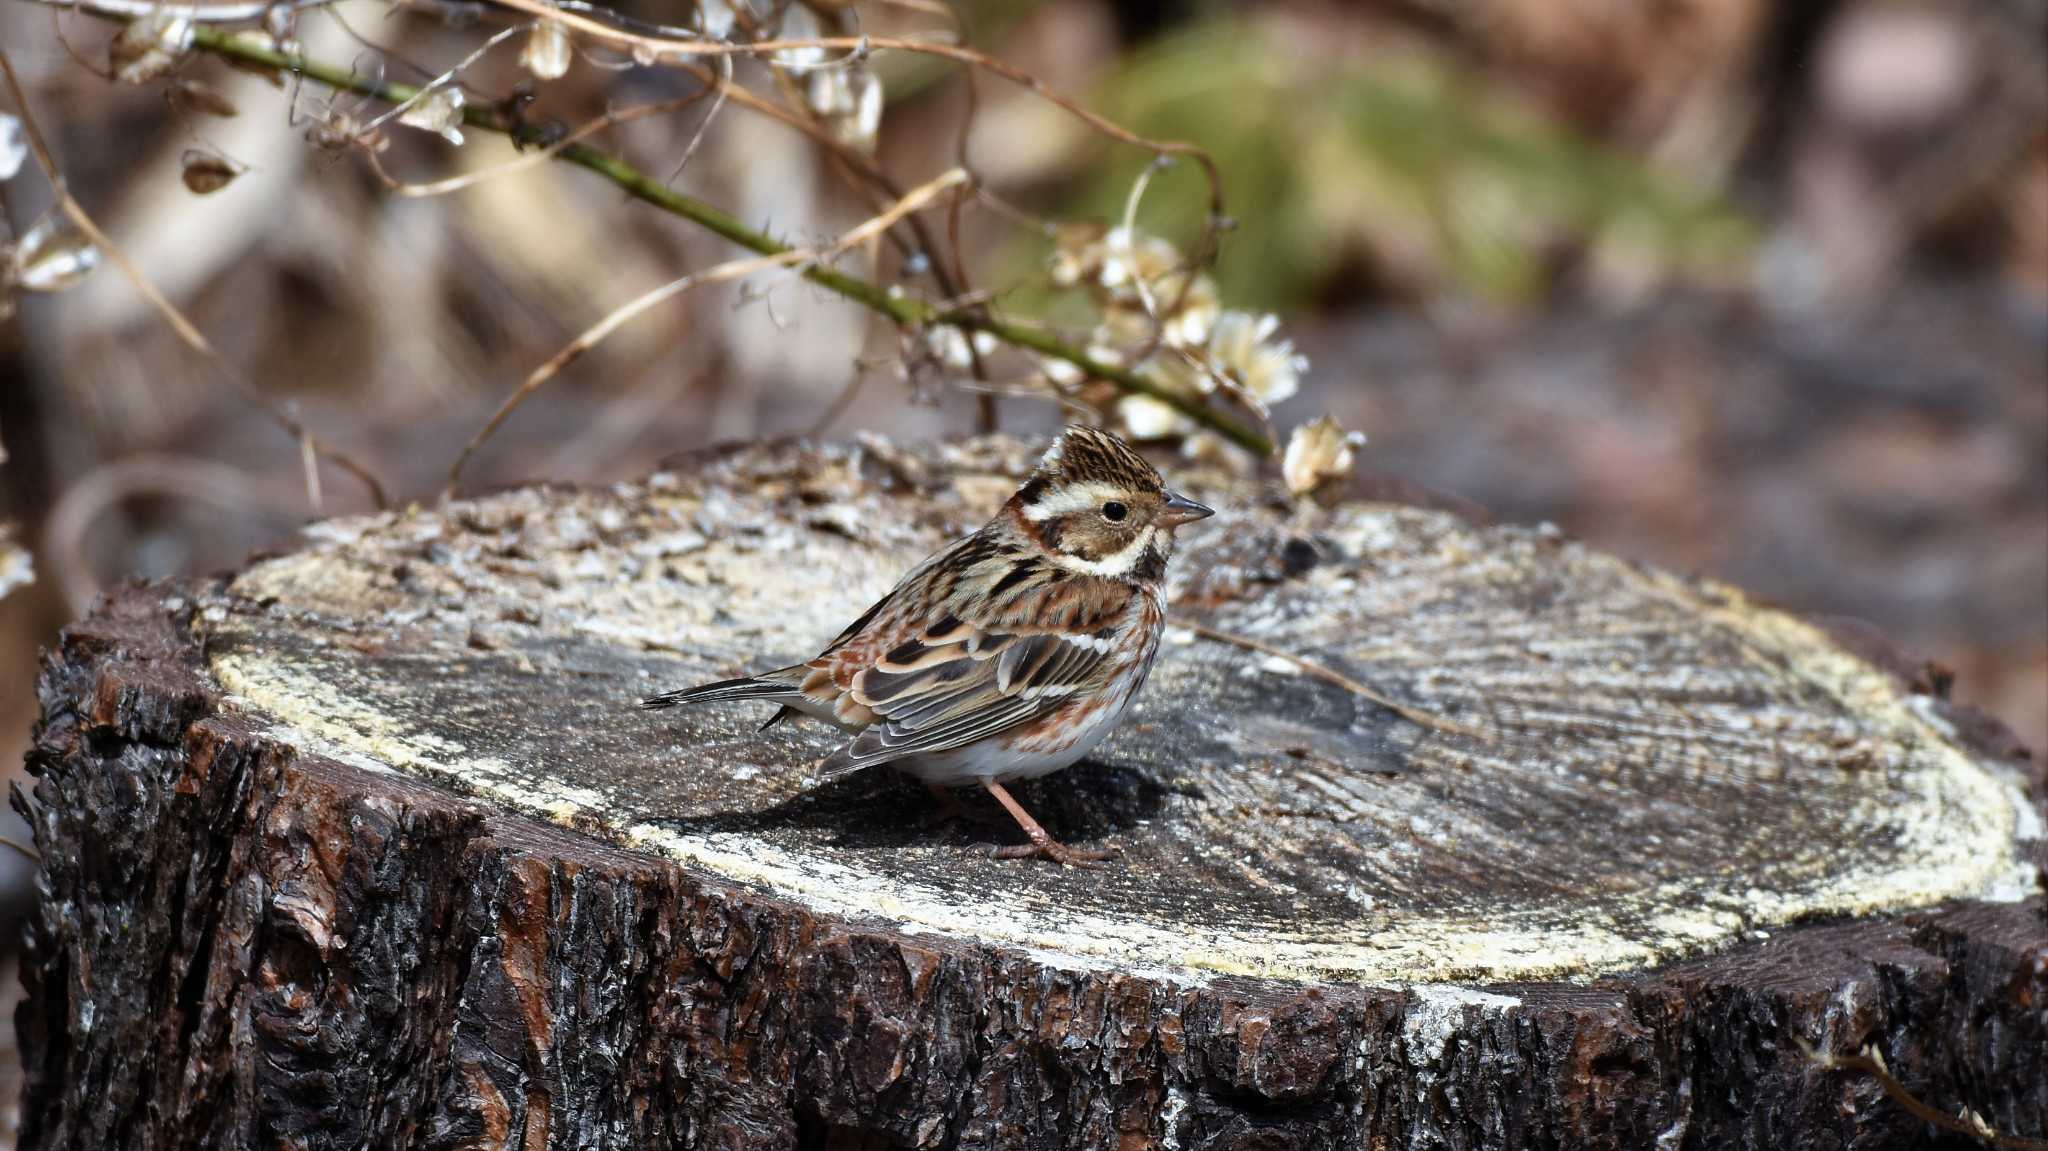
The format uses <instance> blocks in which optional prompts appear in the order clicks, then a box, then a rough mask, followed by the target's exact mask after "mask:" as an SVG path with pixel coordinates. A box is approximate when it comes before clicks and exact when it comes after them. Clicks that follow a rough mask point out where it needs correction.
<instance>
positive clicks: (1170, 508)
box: [1159, 492, 1216, 527]
mask: <svg viewBox="0 0 2048 1151" xmlns="http://www.w3.org/2000/svg"><path fill="white" fill-rule="evenodd" d="M1215 514H1216V509H1215V508H1210V507H1204V506H1202V505H1201V504H1198V503H1196V502H1195V501H1193V500H1191V499H1189V498H1187V497H1186V496H1184V495H1181V494H1180V493H1179V492H1168V493H1166V507H1165V509H1164V510H1163V512H1162V514H1161V515H1160V517H1159V522H1160V523H1162V524H1165V525H1166V526H1167V527H1178V526H1179V525H1181V524H1184V523H1188V522H1190V521H1193V520H1206V519H1208V518H1209V517H1210V516H1213V515H1215Z"/></svg>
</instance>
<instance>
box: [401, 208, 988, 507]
mask: <svg viewBox="0 0 2048 1151" xmlns="http://www.w3.org/2000/svg"><path fill="white" fill-rule="evenodd" d="M966 181H967V173H965V172H962V171H961V170H960V169H958V168H954V169H951V170H949V171H947V172H945V173H943V174H941V175H940V176H938V177H937V178H935V179H933V180H930V181H928V182H926V183H924V184H921V185H919V186H918V187H916V188H913V189H912V190H911V191H910V193H909V194H908V195H906V196H904V197H903V198H902V199H900V200H898V201H897V202H896V203H894V204H892V205H890V206H889V209H888V210H887V211H885V212H883V213H881V214H880V215H878V216H875V217H873V218H871V219H869V220H867V221H865V222H864V223H862V224H860V225H859V226H857V227H855V228H853V229H852V230H850V231H848V232H847V233H846V234H845V235H843V236H841V237H839V239H838V241H837V242H835V243H833V244H832V245H830V246H829V247H811V248H787V249H784V250H782V251H780V252H774V253H771V254H768V255H765V256H753V257H750V258H747V259H743V260H729V261H727V262H725V263H723V264H718V265H716V266H714V267H710V268H706V269H704V270H703V271H700V272H692V273H690V274H689V275H687V276H683V277H680V278H679V279H675V280H671V281H669V282H668V283H666V284H663V285H662V286H661V287H659V288H656V289H654V290H653V291H651V292H647V293H644V294H642V295H640V296H639V297H637V298H635V299H633V300H630V301H628V302H627V303H625V304H623V305H621V306H620V307H617V308H614V309H613V310H612V311H611V312H610V313H609V314H607V315H606V316H605V317H604V318H603V319H601V320H599V321H598V322H597V323H595V324H592V325H591V326H590V327H588V328H586V329H584V330H583V332H582V334H580V335H578V336H577V337H576V338H575V339H574V340H571V341H569V343H568V345H567V346H566V347H564V348H563V349H562V350H561V351H559V352H556V353H555V354H554V355H553V356H551V357H549V358H548V361H547V362H546V363H544V364H542V365H541V366H540V367H538V368H535V369H534V370H533V372H532V373H531V374H530V375H528V376H527V377H526V379H525V381H524V382H522V383H521V384H520V385H519V387H518V389H517V390H515V391H514V392H513V393H512V394H511V395H510V396H507V397H506V398H505V402H504V403H502V404H500V405H499V406H498V410H497V411H495V412H493V413H491V418H490V419H489V420H486V421H485V422H484V426H483V427H481V428H479V429H477V433H476V434H475V435H474V436H471V437H470V439H469V442H468V443H467V444H464V445H463V447H462V451H461V452H460V453H459V454H458V455H457V456H456V457H455V463H454V464H453V465H452V466H450V467H449V469H448V483H447V486H446V487H445V488H443V489H442V492H441V498H442V499H444V500H445V499H448V498H450V497H452V496H453V495H454V492H455V487H456V485H457V484H458V483H459V482H461V479H462V471H463V469H464V468H465V467H467V466H468V464H469V460H470V457H471V456H473V455H475V454H476V451H477V449H478V448H480V447H482V446H483V444H484V441H485V440H488V439H490V437H491V434H492V433H494V432H496V431H497V430H498V427H499V425H501V424H503V423H504V422H505V420H506V418H507V417H509V416H510V415H511V414H512V413H513V411H514V410H515V409H517V408H518V407H519V405H521V404H523V403H525V402H526V400H527V397H529V396H531V395H533V393H534V392H536V391H538V390H540V388H541V386H542V385H543V384H545V383H547V382H548V381H549V380H551V379H553V378H554V377H555V376H556V375H558V374H560V373H561V371H562V369H563V368H566V367H568V366H569V365H570V364H571V363H574V362H575V361H576V359H577V358H578V357H580V356H582V355H583V354H584V353H585V352H588V351H589V350H590V349H591V348H594V347H596V346H597V345H598V343H599V342H601V341H602V340H604V338H605V337H607V336H609V335H611V334H612V333H613V332H615V331H617V330H619V328H621V327H623V326H624V325H625V324H627V323H628V322H630V321H632V320H633V319H634V318H636V317H638V316H640V315H641V314H642V313H644V312H646V311H647V310H648V309H649V308H652V307H654V306H655V305H657V304H660V303H662V302H663V301H666V300H669V299H672V298H674V297H675V296H678V295H681V294H682V293H684V292H687V291H689V290H690V289H691V288H696V287H701V286H703V285H705V284H720V283H724V282H726V281H728V280H737V279H740V278H742V277H745V276H751V275H753V274H754V273H756V272H763V271H767V270H769V269H772V268H788V267H793V266H796V265H799V264H814V263H815V264H822V263H824V262H825V261H828V260H831V259H832V258H833V257H835V256H838V255H841V254H842V253H845V252H847V251H849V250H851V249H853V248H856V247H859V246H860V245H861V244H863V243H866V242H867V241H868V240H871V239H873V238H875V237H876V236H879V235H881V234H882V233H883V232H885V231H887V230H888V229H889V228H890V227H892V226H894V225H895V223H896V221H898V220H900V219H902V218H904V217H905V216H907V215H909V214H910V213H912V212H915V211H917V210H918V209H919V208H922V207H924V206H925V205H926V204H929V203H930V202H931V201H932V200H933V199H935V198H936V197H937V196H938V195H939V193H941V192H944V191H946V190H947V189H949V188H956V187H959V186H960V185H961V184H963V183H965V182H966Z"/></svg>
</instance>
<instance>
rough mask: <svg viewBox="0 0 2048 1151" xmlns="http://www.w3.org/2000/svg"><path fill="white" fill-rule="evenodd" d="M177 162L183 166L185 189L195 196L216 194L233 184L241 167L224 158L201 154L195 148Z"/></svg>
mask: <svg viewBox="0 0 2048 1151" xmlns="http://www.w3.org/2000/svg"><path fill="white" fill-rule="evenodd" d="M179 161H180V163H181V164H182V165H183V171H182V173H181V175H182V176H183V177H184V180H185V187H186V189H187V190H188V191H190V192H191V193H192V194H193V195H195V196H206V195H210V194H212V193H214V192H218V191H220V190H221V189H222V188H225V187H227V186H228V185H229V184H232V183H234V182H235V177H237V176H239V175H241V174H242V167H241V165H239V164H236V163H235V162H234V161H232V160H230V159H228V158H227V157H226V156H222V155H219V154H217V153H214V152H203V151H200V150H199V149H197V148H188V149H186V150H185V154H184V155H183V156H181V157H179Z"/></svg>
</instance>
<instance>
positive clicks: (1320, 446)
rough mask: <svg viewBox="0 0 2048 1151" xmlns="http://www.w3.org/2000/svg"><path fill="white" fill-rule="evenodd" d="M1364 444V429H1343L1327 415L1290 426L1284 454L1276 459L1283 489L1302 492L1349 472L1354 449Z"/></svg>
mask: <svg viewBox="0 0 2048 1151" xmlns="http://www.w3.org/2000/svg"><path fill="white" fill-rule="evenodd" d="M1364 446H1365V433H1363V432H1347V431H1345V430H1344V429H1343V428H1342V427H1340V426H1339V425H1338V423H1337V421H1336V420H1333V419H1331V418H1330V417H1328V416H1317V417H1316V418H1315V419H1313V420H1310V421H1309V422H1307V423H1305V424H1303V425H1301V426H1300V427H1298V428H1296V429H1294V434H1293V435H1291V436H1289V437H1288V438H1287V454H1286V455H1285V456H1284V457H1282V459H1281V461H1280V474H1281V475H1282V476H1283V477H1284V478H1285V479H1286V480H1287V490H1288V491H1290V492H1293V493H1294V494H1295V495H1297V496H1305V495H1308V494H1309V493H1311V492H1313V491H1315V490H1316V489H1317V488H1319V487H1321V486H1322V485H1323V484H1325V483H1327V482H1329V481H1330V480H1336V479H1343V478H1345V477H1347V476H1349V475H1350V474H1351V469H1352V467H1353V465H1354V464H1356V462H1357V450H1358V449H1359V448H1361V447H1364Z"/></svg>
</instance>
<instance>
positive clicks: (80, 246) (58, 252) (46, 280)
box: [12, 209, 100, 292]
mask: <svg viewBox="0 0 2048 1151" xmlns="http://www.w3.org/2000/svg"><path fill="white" fill-rule="evenodd" d="M12 263H13V265H14V282H15V283H16V284H18V285H20V286H21V287H23V288H25V289H27V290H29V291H31V292H61V291H63V290H64V289H66V288H69V287H73V286H74V285H76V284H77V283H78V282H79V281H81V280H83V279H85V278H86V277H87V276H89V275H91V274H92V270H93V269H94V268H97V267H99V266H100V250H99V249H98V248H96V247H94V246H93V243H92V241H90V240H88V239H86V238H85V234H84V233H82V232H80V231H78V230H77V229H75V228H73V227H72V226H71V223H70V221H68V220H66V219H65V218H64V217H63V216H62V215H60V214H59V213H58V212H57V211H56V210H54V209H53V210H51V211H50V212H48V213H45V214H44V216H43V218H42V219H40V220H37V221H36V222H35V224H34V225H33V226H32V227H30V228H29V230H28V231H26V232H23V233H22V234H21V239H20V241H19V242H18V243H16V244H15V246H14V259H13V261H12Z"/></svg>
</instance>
